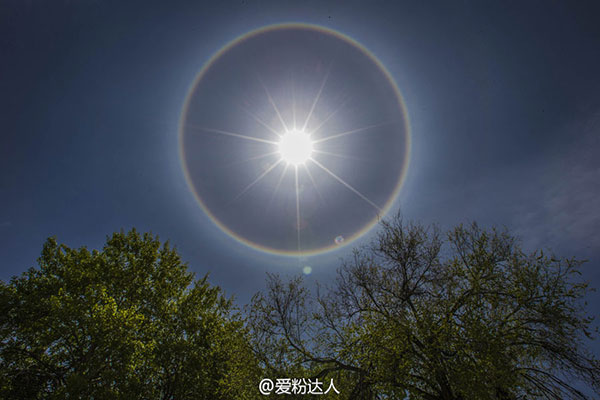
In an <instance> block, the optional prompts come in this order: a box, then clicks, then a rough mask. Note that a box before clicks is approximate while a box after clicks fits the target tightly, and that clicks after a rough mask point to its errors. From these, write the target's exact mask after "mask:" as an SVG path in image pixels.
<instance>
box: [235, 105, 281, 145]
mask: <svg viewBox="0 0 600 400" xmlns="http://www.w3.org/2000/svg"><path fill="white" fill-rule="evenodd" d="M240 108H241V109H242V110H244V112H245V113H246V114H248V115H249V116H251V117H252V118H253V119H254V120H255V121H256V122H258V123H259V124H261V125H262V126H264V127H265V128H267V129H268V130H269V132H271V133H273V134H274V135H275V136H277V137H279V138H281V134H280V133H279V132H277V131H276V130H275V129H274V128H273V127H271V126H270V125H269V124H267V123H266V122H264V121H263V120H262V119H260V118H258V116H257V115H256V114H254V113H253V112H252V111H250V110H248V109H247V108H245V107H242V106H240Z"/></svg>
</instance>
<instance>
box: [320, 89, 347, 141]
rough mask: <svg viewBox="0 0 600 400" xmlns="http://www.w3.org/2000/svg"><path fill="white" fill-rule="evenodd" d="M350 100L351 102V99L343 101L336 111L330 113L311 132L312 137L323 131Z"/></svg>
mask: <svg viewBox="0 0 600 400" xmlns="http://www.w3.org/2000/svg"><path fill="white" fill-rule="evenodd" d="M349 100H350V98H347V99H346V100H344V101H342V103H341V104H340V105H339V106H338V107H337V108H336V109H335V110H333V111H332V112H330V113H329V115H328V116H327V117H325V119H324V120H323V121H321V123H320V124H319V125H318V126H317V127H316V128H315V129H313V130H312V131H311V132H310V134H311V136H312V135H313V134H315V133H317V132H318V131H319V129H321V128H322V127H323V125H325V124H326V123H327V121H329V120H330V119H331V117H333V116H334V115H335V114H336V113H337V112H338V111H339V110H341V109H342V107H344V105H346V103H347V102H348V101H349Z"/></svg>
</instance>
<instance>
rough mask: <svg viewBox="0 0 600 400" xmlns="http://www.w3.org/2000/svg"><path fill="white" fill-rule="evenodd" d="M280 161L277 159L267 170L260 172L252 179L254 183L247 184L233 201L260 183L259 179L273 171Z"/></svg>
mask: <svg viewBox="0 0 600 400" xmlns="http://www.w3.org/2000/svg"><path fill="white" fill-rule="evenodd" d="M279 163H281V160H279V161H277V162H276V163H274V164H273V165H271V166H270V167H269V168H267V169H266V170H265V172H263V173H262V174H260V175H259V176H258V178H256V179H255V180H253V181H252V183H250V184H249V185H248V186H246V187H245V188H244V190H242V192H241V193H240V194H238V195H237V196H235V198H234V199H233V200H232V201H231V202H232V203H233V202H235V201H236V200H237V199H239V198H240V197H242V196H243V195H244V193H246V192H247V191H248V190H249V189H250V188H251V187H252V186H254V185H255V184H256V183H258V181H260V180H261V179H262V178H264V177H265V176H266V175H267V174H268V173H269V172H271V171H272V170H273V168H275V167H276V166H277V165H279Z"/></svg>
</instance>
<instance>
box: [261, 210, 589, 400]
mask: <svg viewBox="0 0 600 400" xmlns="http://www.w3.org/2000/svg"><path fill="white" fill-rule="evenodd" d="M581 264H582V262H581V261H578V260H575V259H558V258H555V257H553V256H551V255H547V254H545V253H544V252H542V251H536V252H533V253H531V254H526V253H525V252H524V251H523V250H522V249H521V248H520V247H519V244H518V241H517V240H516V239H515V237H513V236H511V235H510V234H509V233H507V232H506V231H501V230H497V229H491V230H484V229H481V228H480V227H478V226H477V225H476V224H472V225H471V226H462V225H460V226H458V227H456V228H455V229H453V230H452V231H450V232H448V233H447V234H446V235H442V233H441V232H440V230H439V229H437V228H436V227H428V228H426V227H423V226H421V225H417V224H410V223H409V224H405V223H404V222H403V220H402V218H401V217H400V216H397V217H396V218H394V219H393V220H391V221H387V222H383V223H382V228H381V231H380V233H379V235H378V237H377V239H376V240H375V241H374V242H373V243H372V244H371V245H369V246H366V247H365V248H362V249H359V250H355V252H354V254H353V257H351V258H350V259H349V260H346V261H345V262H343V263H342V265H341V267H340V268H339V269H338V274H337V279H336V281H335V283H334V284H333V285H331V286H329V287H327V288H325V290H323V288H318V290H317V291H316V292H317V293H316V295H315V296H314V297H313V296H311V294H310V292H309V291H308V290H307V289H306V288H305V287H304V286H303V284H302V281H301V278H296V279H292V280H291V281H289V282H284V281H282V279H281V278H279V277H278V276H276V275H269V276H268V279H267V289H266V291H265V292H264V293H258V294H257V295H255V297H254V298H253V300H252V304H251V307H250V314H249V315H250V318H249V321H250V325H251V329H252V332H253V338H254V347H255V351H256V353H257V354H258V355H259V357H260V359H261V361H262V363H263V366H264V367H265V368H267V369H268V370H269V371H271V372H272V373H277V374H288V375H290V374H304V376H308V377H327V378H330V377H335V379H336V381H338V382H340V384H343V385H344V386H343V388H344V390H343V393H342V395H343V396H345V397H346V398H352V399H375V398H382V399H383V398H385V399H404V398H410V399H424V400H442V399H443V400H459V399H507V400H508V399H537V398H540V399H566V398H569V399H587V398H589V397H588V395H586V393H584V392H583V391H581V390H580V389H578V387H581V385H583V386H586V387H587V388H588V390H589V391H590V392H594V393H596V394H600V363H599V362H598V360H597V359H596V358H595V357H594V356H592V355H591V354H589V353H588V351H587V350H586V348H585V340H586V339H587V338H592V335H591V333H590V331H589V329H590V325H591V322H592V318H591V317H590V316H588V315H587V314H586V310H585V307H584V298H585V296H586V293H587V292H589V290H590V289H589V288H588V285H587V284H586V283H585V282H581V281H580V279H579V275H580V272H579V270H580V267H581ZM574 382H577V384H576V383H574ZM578 385H579V386H578Z"/></svg>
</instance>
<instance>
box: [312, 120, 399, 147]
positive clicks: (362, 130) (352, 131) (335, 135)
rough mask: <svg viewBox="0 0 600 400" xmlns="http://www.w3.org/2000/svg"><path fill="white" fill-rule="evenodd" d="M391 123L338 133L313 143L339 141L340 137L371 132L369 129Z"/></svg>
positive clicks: (386, 123)
mask: <svg viewBox="0 0 600 400" xmlns="http://www.w3.org/2000/svg"><path fill="white" fill-rule="evenodd" d="M391 123H392V122H382V123H380V124H374V125H368V126H364V127H362V128H358V129H353V130H351V131H346V132H341V133H336V134H334V135H330V136H327V137H324V138H322V139H317V140H315V141H314V142H313V143H314V144H317V143H323V142H326V141H328V140H331V139H337V138H339V137H342V136H346V135H351V134H353V133H358V132H364V131H366V130H369V129H373V128H377V127H380V126H384V125H389V124H391Z"/></svg>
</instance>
